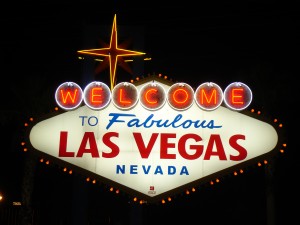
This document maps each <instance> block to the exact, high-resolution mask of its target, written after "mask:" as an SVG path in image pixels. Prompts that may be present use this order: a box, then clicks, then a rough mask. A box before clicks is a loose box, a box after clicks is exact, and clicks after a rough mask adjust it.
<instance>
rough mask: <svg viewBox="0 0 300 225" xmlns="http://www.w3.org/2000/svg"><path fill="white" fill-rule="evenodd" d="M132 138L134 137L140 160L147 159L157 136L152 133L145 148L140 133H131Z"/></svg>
mask: <svg viewBox="0 0 300 225" xmlns="http://www.w3.org/2000/svg"><path fill="white" fill-rule="evenodd" d="M133 136H134V139H135V142H136V144H137V146H138V149H139V151H140V154H141V156H142V158H143V159H145V158H146V159H147V158H148V157H149V154H150V152H151V150H152V148H153V145H154V143H155V141H156V139H157V136H158V134H157V133H153V134H152V135H151V138H150V141H149V143H148V145H147V147H146V146H145V144H144V141H143V138H142V135H141V134H140V133H133Z"/></svg>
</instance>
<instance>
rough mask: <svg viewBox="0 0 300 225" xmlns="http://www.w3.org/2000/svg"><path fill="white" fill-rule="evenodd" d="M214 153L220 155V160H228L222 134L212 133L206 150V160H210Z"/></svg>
mask: <svg viewBox="0 0 300 225" xmlns="http://www.w3.org/2000/svg"><path fill="white" fill-rule="evenodd" d="M214 144H216V149H217V151H216V152H213V147H214ZM212 155H216V156H219V159H220V160H226V155H225V151H224V147H223V145H222V141H221V138H220V135H218V134H212V135H211V136H210V138H209V140H208V144H207V149H206V152H205V156H204V160H209V159H210V157H211V156H212Z"/></svg>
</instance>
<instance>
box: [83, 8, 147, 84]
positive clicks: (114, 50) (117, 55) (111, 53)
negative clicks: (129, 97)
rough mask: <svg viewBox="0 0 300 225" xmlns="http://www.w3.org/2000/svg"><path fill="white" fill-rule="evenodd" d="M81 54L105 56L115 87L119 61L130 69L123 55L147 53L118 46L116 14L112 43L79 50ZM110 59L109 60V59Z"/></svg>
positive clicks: (111, 81) (111, 82)
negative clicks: (106, 45) (104, 46)
mask: <svg viewBox="0 0 300 225" xmlns="http://www.w3.org/2000/svg"><path fill="white" fill-rule="evenodd" d="M77 53H79V54H85V55H92V56H104V57H105V59H106V60H104V62H106V63H108V64H109V70H110V86H111V89H113V87H114V85H115V81H116V80H115V76H116V70H117V64H118V62H121V63H122V64H121V66H122V67H124V69H125V70H127V71H129V69H128V68H126V66H125V61H124V59H123V57H128V56H138V55H145V54H146V53H144V52H138V51H132V50H128V49H125V48H119V47H118V32H117V15H116V14H115V15H114V20H113V25H112V31H111V36H110V44H109V47H108V48H107V47H106V48H98V49H89V50H79V51H77ZM107 59H108V60H107Z"/></svg>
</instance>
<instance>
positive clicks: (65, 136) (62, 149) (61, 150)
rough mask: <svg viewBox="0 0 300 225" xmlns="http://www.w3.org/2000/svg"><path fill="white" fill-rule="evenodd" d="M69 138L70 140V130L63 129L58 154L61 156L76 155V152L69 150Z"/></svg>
mask: <svg viewBox="0 0 300 225" xmlns="http://www.w3.org/2000/svg"><path fill="white" fill-rule="evenodd" d="M67 140H68V132H67V131H61V132H60V139H59V150H58V156H59V157H74V155H75V153H74V152H67Z"/></svg>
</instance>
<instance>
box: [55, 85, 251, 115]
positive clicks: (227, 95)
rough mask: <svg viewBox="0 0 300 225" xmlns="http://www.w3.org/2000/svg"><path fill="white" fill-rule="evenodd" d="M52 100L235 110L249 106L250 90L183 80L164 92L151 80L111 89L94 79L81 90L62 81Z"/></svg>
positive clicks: (69, 105)
mask: <svg viewBox="0 0 300 225" xmlns="http://www.w3.org/2000/svg"><path fill="white" fill-rule="evenodd" d="M55 100H56V102H57V104H58V105H59V106H60V107H61V108H63V109H65V110H73V109H75V108H77V107H79V106H80V104H81V103H82V101H84V103H85V104H86V105H87V106H88V107H89V108H91V109H93V110H100V109H103V108H105V107H106V106H108V104H109V103H110V102H111V101H112V102H113V104H114V105H115V106H116V107H117V108H119V109H121V110H128V109H131V108H133V107H135V106H136V104H137V102H138V101H139V102H140V104H141V105H142V106H143V107H144V108H145V109H148V110H158V109H160V108H161V107H163V106H164V104H165V103H166V102H168V104H169V105H170V107H172V108H173V109H175V110H186V109H188V108H189V107H190V106H192V104H193V103H194V102H196V104H197V106H198V107H200V108H201V109H204V110H215V109H217V108H218V107H219V106H220V105H221V104H222V102H223V101H224V103H225V105H226V106H227V107H229V108H231V109H233V110H236V111H239V110H243V109H245V108H247V107H248V106H249V105H250V103H251V101H252V92H251V90H250V88H249V87H248V86H247V85H245V84H243V83H241V82H234V83H231V84H229V85H228V86H227V87H226V89H225V91H224V92H223V91H222V89H221V88H220V87H219V86H218V85H217V84H215V83H212V82H206V83H203V84H201V85H199V86H198V88H197V89H196V91H194V90H193V88H192V87H191V86H190V85H188V84H186V83H175V84H173V85H172V86H170V87H169V89H168V90H167V91H166V90H165V88H164V87H163V86H162V85H161V84H160V83H157V82H154V81H153V82H150V83H146V84H145V85H144V86H142V88H141V89H140V90H138V89H137V88H136V86H135V85H133V84H131V83H127V82H122V83H119V84H117V85H116V86H115V87H114V88H113V90H112V91H111V90H110V89H109V87H108V86H107V85H106V84H105V83H102V82H98V81H94V82H91V83H90V84H88V85H87V86H86V87H85V89H84V91H82V89H81V88H80V86H79V85H78V84H76V83H74V82H65V83H63V84H61V85H60V86H59V87H58V88H57V89H56V92H55Z"/></svg>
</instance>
